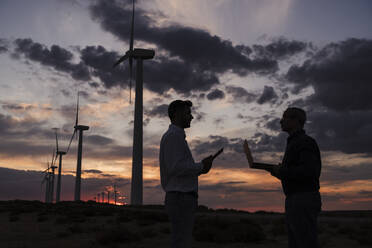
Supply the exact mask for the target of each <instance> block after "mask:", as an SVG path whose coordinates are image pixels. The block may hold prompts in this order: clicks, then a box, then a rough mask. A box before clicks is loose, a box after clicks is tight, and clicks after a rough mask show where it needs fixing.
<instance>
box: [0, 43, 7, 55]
mask: <svg viewBox="0 0 372 248" xmlns="http://www.w3.org/2000/svg"><path fill="white" fill-rule="evenodd" d="M6 52H8V48H7V47H5V46H2V45H0V54H2V53H6Z"/></svg>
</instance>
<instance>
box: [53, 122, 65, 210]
mask: <svg viewBox="0 0 372 248" xmlns="http://www.w3.org/2000/svg"><path fill="white" fill-rule="evenodd" d="M55 133H56V148H57V151H56V157H59V165H58V177H57V193H56V203H57V202H59V201H60V199H61V175H62V156H63V155H65V154H66V152H64V151H60V150H59V149H58V136H57V129H55Z"/></svg>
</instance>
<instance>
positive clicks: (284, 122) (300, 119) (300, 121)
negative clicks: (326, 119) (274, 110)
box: [280, 107, 306, 134]
mask: <svg viewBox="0 0 372 248" xmlns="http://www.w3.org/2000/svg"><path fill="white" fill-rule="evenodd" d="M305 122H306V113H305V111H304V110H303V109H300V108H294V107H292V108H287V109H286V111H284V113H283V117H282V119H281V120H280V125H281V127H282V130H283V131H284V132H287V133H289V134H290V133H293V132H295V131H297V130H299V129H302V128H303V127H304V125H305Z"/></svg>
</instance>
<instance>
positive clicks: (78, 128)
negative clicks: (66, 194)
mask: <svg viewBox="0 0 372 248" xmlns="http://www.w3.org/2000/svg"><path fill="white" fill-rule="evenodd" d="M88 129H89V126H84V125H79V92H78V97H77V104H76V119H75V126H74V133H73V134H72V136H71V140H70V144H69V145H68V148H67V152H68V151H69V149H70V146H71V142H72V140H73V138H74V136H75V134H76V132H77V131H79V142H78V153H77V165H76V177H75V195H74V200H75V201H80V188H81V159H82V155H83V131H86V130H88Z"/></svg>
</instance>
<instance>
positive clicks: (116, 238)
mask: <svg viewBox="0 0 372 248" xmlns="http://www.w3.org/2000/svg"><path fill="white" fill-rule="evenodd" d="M96 241H97V242H98V243H99V244H101V245H107V244H110V243H131V242H138V241H141V236H140V235H138V233H135V232H133V231H131V230H130V229H127V228H125V227H117V228H111V229H107V230H104V231H101V232H98V233H97V234H96Z"/></svg>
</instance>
